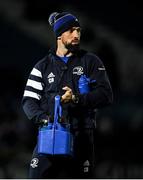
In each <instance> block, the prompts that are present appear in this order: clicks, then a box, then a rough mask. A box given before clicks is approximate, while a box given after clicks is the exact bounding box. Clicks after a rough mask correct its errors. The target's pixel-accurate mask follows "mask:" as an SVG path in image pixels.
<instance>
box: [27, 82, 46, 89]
mask: <svg viewBox="0 0 143 180" xmlns="http://www.w3.org/2000/svg"><path fill="white" fill-rule="evenodd" d="M26 86H31V87H33V88H34V89H38V90H43V87H42V84H41V83H40V82H37V81H34V80H31V79H28V81H27V84H26Z"/></svg>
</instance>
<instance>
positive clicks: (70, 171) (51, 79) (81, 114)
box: [22, 12, 112, 178]
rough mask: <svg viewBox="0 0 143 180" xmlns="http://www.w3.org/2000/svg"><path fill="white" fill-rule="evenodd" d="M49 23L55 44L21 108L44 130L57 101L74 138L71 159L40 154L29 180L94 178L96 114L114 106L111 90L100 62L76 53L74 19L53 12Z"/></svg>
mask: <svg viewBox="0 0 143 180" xmlns="http://www.w3.org/2000/svg"><path fill="white" fill-rule="evenodd" d="M49 23H50V25H51V26H52V28H53V31H54V33H55V36H56V40H57V47H56V49H51V50H50V51H49V53H48V55H47V56H46V57H44V58H43V59H42V60H40V61H39V62H38V63H37V64H36V65H35V66H34V68H33V69H32V71H31V73H30V75H29V78H28V81H27V84H26V88H25V91H24V96H23V101H22V103H23V109H24V111H25V113H26V115H27V117H28V118H29V119H31V120H32V121H33V122H34V123H35V124H38V125H39V126H42V125H44V124H47V123H48V122H49V121H51V120H52V119H53V116H54V98H55V96H56V95H60V97H61V106H62V108H63V119H64V120H65V121H68V122H70V125H71V132H72V134H73V136H74V155H73V157H65V156H63V157H62V156H59V157H58V156H49V155H46V154H38V152H37V146H36V147H35V150H34V152H33V156H32V160H31V164H30V173H29V177H30V178H94V176H93V175H94V171H95V170H94V168H95V151H94V150H95V149H94V130H95V112H96V109H98V108H101V107H104V106H106V105H109V104H110V103H111V102H112V89H111V86H110V82H109V80H108V77H107V74H106V70H105V67H104V65H103V63H102V61H101V60H100V59H99V58H98V57H97V56H96V55H94V54H92V53H89V52H87V51H85V50H81V49H80V36H81V28H80V23H79V21H78V19H77V18H76V17H75V16H74V15H72V14H70V13H68V12H62V13H57V12H54V13H52V14H51V15H50V17H49ZM81 75H86V76H87V77H88V78H90V80H93V82H94V83H91V84H90V86H91V87H90V92H88V93H85V94H80V92H79V88H78V80H79V78H80V76H81Z"/></svg>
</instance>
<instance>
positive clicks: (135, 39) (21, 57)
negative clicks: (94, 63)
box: [0, 0, 143, 179]
mask: <svg viewBox="0 0 143 180" xmlns="http://www.w3.org/2000/svg"><path fill="white" fill-rule="evenodd" d="M93 2H94V4H93ZM54 11H59V12H62V11H69V12H71V13H73V14H75V16H77V17H78V18H79V19H80V22H81V24H82V29H83V30H82V38H81V46H82V48H85V49H87V50H89V51H92V52H94V53H96V54H97V55H98V56H99V57H100V58H101V59H102V61H103V62H104V64H105V66H106V70H107V73H108V76H109V78H110V81H111V84H112V88H113V93H114V103H113V105H111V106H110V107H107V108H104V109H102V110H99V111H98V115H97V131H96V145H97V150H96V156H97V161H96V172H95V174H96V177H97V178H143V147H142V143H143V142H142V139H143V106H142V105H143V103H142V102H143V93H142V90H143V73H142V69H143V33H142V32H143V24H142V19H143V6H142V5H141V4H140V2H139V1H136V2H135V1H133V2H132V1H123V2H122V1H114V2H112V1H103V0H101V1H96V0H95V1H90V0H88V1H82V0H60V1H56V0H0V83H1V88H0V178H18V179H22V178H27V173H28V164H29V161H30V158H31V154H32V150H33V147H34V145H35V142H36V136H37V129H36V128H35V127H33V126H32V124H31V122H30V121H29V120H28V119H27V117H26V116H25V114H24V112H23V109H22V107H21V99H22V95H23V91H24V87H25V84H26V81H27V78H28V75H29V73H30V71H31V69H32V67H33V66H34V64H35V63H36V62H37V61H38V60H39V59H41V58H42V57H43V56H45V55H46V54H47V52H48V50H49V48H50V47H51V46H52V45H54V43H55V39H54V34H53V32H52V31H51V29H50V27H49V25H48V16H49V14H50V13H52V12H54Z"/></svg>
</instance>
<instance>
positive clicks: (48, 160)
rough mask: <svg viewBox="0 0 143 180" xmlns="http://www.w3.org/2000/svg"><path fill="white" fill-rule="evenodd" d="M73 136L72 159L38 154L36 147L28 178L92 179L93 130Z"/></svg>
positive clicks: (93, 171) (93, 168)
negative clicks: (73, 152)
mask: <svg viewBox="0 0 143 180" xmlns="http://www.w3.org/2000/svg"><path fill="white" fill-rule="evenodd" d="M75 136H76V138H75V145H74V146H75V154H74V157H64V156H50V155H46V154H38V152H37V146H36V147H35V149H34V152H33V155H32V160H31V162H30V169H29V178H30V179H38V178H39V179H44V178H49V179H51V178H53V179H57V178H58V179H59V178H61V179H63V178H66V179H73V178H75V179H77V178H85V179H87V178H94V174H95V146H94V130H91V129H86V130H84V132H76V134H75Z"/></svg>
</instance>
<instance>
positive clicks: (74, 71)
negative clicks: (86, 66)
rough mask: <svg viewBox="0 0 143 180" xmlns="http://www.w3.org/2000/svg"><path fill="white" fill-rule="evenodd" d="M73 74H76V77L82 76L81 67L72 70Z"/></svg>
mask: <svg viewBox="0 0 143 180" xmlns="http://www.w3.org/2000/svg"><path fill="white" fill-rule="evenodd" d="M73 74H77V75H79V76H80V75H81V74H83V67H81V66H77V67H75V68H73Z"/></svg>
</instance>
